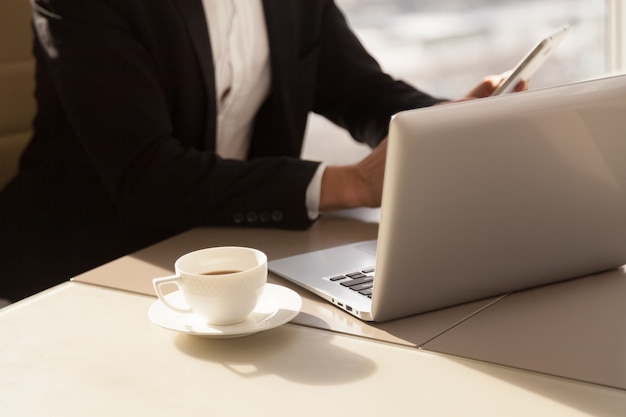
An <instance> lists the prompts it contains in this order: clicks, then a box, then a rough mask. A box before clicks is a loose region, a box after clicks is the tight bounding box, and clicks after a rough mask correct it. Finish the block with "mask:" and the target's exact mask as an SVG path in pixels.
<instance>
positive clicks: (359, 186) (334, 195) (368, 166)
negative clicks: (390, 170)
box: [320, 139, 387, 211]
mask: <svg viewBox="0 0 626 417" xmlns="http://www.w3.org/2000/svg"><path fill="white" fill-rule="evenodd" d="M386 155H387V139H385V140H383V141H382V142H381V143H380V144H379V145H378V146H377V147H376V148H374V150H373V151H372V152H371V153H370V154H369V155H368V156H367V157H365V158H364V159H363V160H361V161H360V162H358V163H356V164H354V165H346V166H329V167H327V168H326V170H325V171H324V175H323V177H322V189H321V193H320V211H328V210H339V209H346V208H354V207H380V203H381V199H382V192H383V177H384V171H385V157H386Z"/></svg>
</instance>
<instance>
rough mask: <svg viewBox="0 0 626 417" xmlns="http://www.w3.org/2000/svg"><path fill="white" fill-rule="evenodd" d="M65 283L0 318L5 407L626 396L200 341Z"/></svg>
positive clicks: (518, 408) (481, 366)
mask: <svg viewBox="0 0 626 417" xmlns="http://www.w3.org/2000/svg"><path fill="white" fill-rule="evenodd" d="M153 302H154V298H152V297H149V296H143V295H136V294H130V293H126V292H121V291H117V290H112V289H104V288H100V287H96V286H92V285H88V284H81V283H66V284H62V285H60V286H58V287H55V288H53V289H51V290H48V291H45V292H43V293H40V294H38V295H36V296H34V297H31V298H29V299H26V300H24V301H22V302H19V303H16V304H14V305H11V306H9V307H6V308H4V309H2V310H0V335H1V339H0V353H1V354H0V369H1V370H2V371H1V372H0V410H2V415H3V416H11V417H22V416H24V417H26V416H28V417H36V416H46V417H55V416H62V417H72V416H81V417H83V416H89V417H97V416H106V417H110V416H150V417H158V416H220V417H221V416H246V417H247V416H272V417H275V416H277V415H296V416H303V417H304V416H322V415H328V416H347V415H360V416H385V415H393V416H415V415H427V416H455V415H463V416H474V415H476V416H529V415H542V416H551V417H554V416H568V417H574V416H623V415H624V411H625V410H626V391H622V390H615V389H611V388H606V387H601V386H596V385H590V384H585V383H578V382H573V381H570V380H566V379H561V378H556V377H549V376H545V375H542V374H537V373H532V372H527V371H520V370H515V369H511V368H507V367H501V366H496V365H490V364H486V363H482V362H476V361H471V360H465V359H459V358H456V357H452V356H447V355H442V354H436V353H430V352H425V351H420V350H418V349H415V348H410V347H404V346H400V345H396V344H389V343H383V342H375V341H372V340H368V339H363V338H359V337H354V336H347V335H340V334H336V333H333V332H329V331H324V330H319V329H313V328H308V327H305V326H299V325H292V324H287V325H284V326H282V327H279V328H277V329H274V330H270V331H267V332H264V333H259V334H256V335H253V336H248V337H244V338H239V339H229V340H225V339H221V340H214V339H203V338H198V337H193V336H188V335H184V334H179V333H174V332H171V331H168V330H165V329H162V328H160V327H158V326H156V325H154V324H152V323H151V322H150V321H149V320H148V317H147V311H148V308H149V306H150V305H151V303H153Z"/></svg>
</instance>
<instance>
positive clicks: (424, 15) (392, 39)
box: [337, 0, 621, 98]
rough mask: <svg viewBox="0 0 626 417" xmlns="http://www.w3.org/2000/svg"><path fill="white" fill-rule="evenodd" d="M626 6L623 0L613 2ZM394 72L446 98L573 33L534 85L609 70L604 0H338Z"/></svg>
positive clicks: (357, 29) (539, 72) (362, 34)
mask: <svg viewBox="0 0 626 417" xmlns="http://www.w3.org/2000/svg"><path fill="white" fill-rule="evenodd" d="M611 1H613V2H615V3H618V4H619V3H621V0H611ZM337 4H338V5H339V7H341V8H342V9H343V10H344V11H345V13H346V15H347V16H348V19H349V20H350V22H351V24H352V26H353V28H354V29H355V31H356V32H357V34H358V35H359V37H360V38H361V40H362V41H363V43H364V44H365V46H366V47H367V48H368V50H369V51H370V52H371V53H372V55H374V56H375V57H376V58H377V59H378V60H379V62H380V63H381V65H382V66H383V67H384V68H385V70H386V71H388V72H389V73H391V74H393V75H395V76H397V77H400V78H403V79H406V80H408V81H409V82H411V83H412V84H414V85H417V86H419V87H420V88H422V89H424V90H426V91H428V92H430V93H432V94H435V95H440V96H444V97H451V98H456V97H460V96H462V95H463V94H464V93H465V92H466V91H467V90H469V89H470V88H471V87H473V86H474V85H475V84H476V83H477V82H478V81H479V80H480V79H481V78H482V77H483V76H484V75H487V74H497V73H500V72H502V71H505V70H507V69H509V68H511V67H513V66H514V65H515V64H516V63H517V62H518V61H519V60H520V59H521V58H522V56H523V55H524V54H525V53H526V52H527V51H528V50H529V49H530V48H531V47H532V46H533V45H534V44H535V43H536V42H537V41H539V39H541V38H543V37H544V36H546V35H548V34H550V33H551V32H553V31H556V30H557V29H558V28H559V27H561V26H564V25H566V24H568V25H570V26H571V28H572V31H571V33H570V34H569V35H568V37H567V38H566V39H565V40H564V41H563V43H562V44H561V45H560V46H559V48H558V49H557V50H556V51H555V53H554V55H552V56H551V57H550V58H549V60H548V61H547V62H546V63H545V64H544V66H543V67H542V68H541V69H540V70H539V71H538V72H537V74H536V76H535V77H534V79H533V82H532V85H531V87H532V88H538V87H547V86H554V85H560V84H566V83H570V82H574V81H580V80H583V79H587V78H594V77H598V76H601V75H604V74H605V73H606V72H607V70H608V68H607V65H608V61H609V58H608V56H607V48H608V44H607V42H608V41H609V40H610V39H607V36H606V35H607V31H606V28H607V4H608V3H607V2H606V1H605V0H384V1H381V0H337Z"/></svg>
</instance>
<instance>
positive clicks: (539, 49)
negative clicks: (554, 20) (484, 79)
mask: <svg viewBox="0 0 626 417" xmlns="http://www.w3.org/2000/svg"><path fill="white" fill-rule="evenodd" d="M569 31H570V27H569V26H564V27H562V28H561V29H559V30H558V31H556V32H555V33H553V34H552V35H550V36H548V37H546V38H545V39H542V40H541V41H540V42H539V43H537V45H535V47H534V48H532V49H531V50H530V51H529V52H528V54H526V56H525V57H524V58H523V59H522V60H521V61H520V62H519V63H518V64H517V65H516V66H515V68H514V69H513V71H511V74H510V75H509V76H508V77H507V78H506V79H505V80H503V81H502V82H501V83H500V85H499V86H498V88H496V90H495V91H494V92H493V93H492V94H491V95H492V96H497V95H499V94H505V93H510V92H511V91H513V90H514V89H515V87H516V86H517V84H519V82H520V81H529V80H530V78H531V77H532V76H533V74H534V73H535V71H537V70H538V69H539V67H540V66H541V65H542V64H543V63H544V62H545V61H546V59H548V57H549V56H550V54H551V53H552V51H553V50H554V49H555V48H556V47H557V46H558V45H559V44H560V43H561V41H563V38H565V36H566V35H567V34H568V33H569Z"/></svg>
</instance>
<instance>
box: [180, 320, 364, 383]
mask: <svg viewBox="0 0 626 417" xmlns="http://www.w3.org/2000/svg"><path fill="white" fill-rule="evenodd" d="M334 338H335V336H334V335H333V334H332V333H329V332H318V331H310V330H308V329H302V328H299V329H296V328H294V327H293V326H283V327H280V328H277V329H273V330H269V331H267V332H262V333H257V334H255V335H251V336H246V337H242V338H235V339H219V340H218V339H208V338H201V337H197V336H190V335H184V334H180V335H178V336H177V338H176V341H175V343H176V347H177V348H178V349H179V350H180V351H181V352H183V353H185V354H187V355H189V356H192V357H194V358H197V359H199V360H202V361H208V362H213V363H218V364H221V365H222V366H224V367H225V368H227V369H229V370H230V371H231V372H234V373H236V374H237V375H238V376H240V377H244V378H258V377H262V376H267V375H276V376H278V377H280V378H284V379H286V380H289V381H293V382H297V383H302V384H308V385H340V384H346V383H350V382H353V381H356V380H360V379H364V378H367V377H369V376H370V375H372V374H373V373H374V372H375V370H376V365H375V363H374V362H373V361H371V360H370V359H368V358H366V357H364V356H362V355H360V354H358V353H356V352H352V351H348V350H346V349H344V348H342V347H339V346H336V345H333V339H334ZM338 364H341V365H340V366H338Z"/></svg>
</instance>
